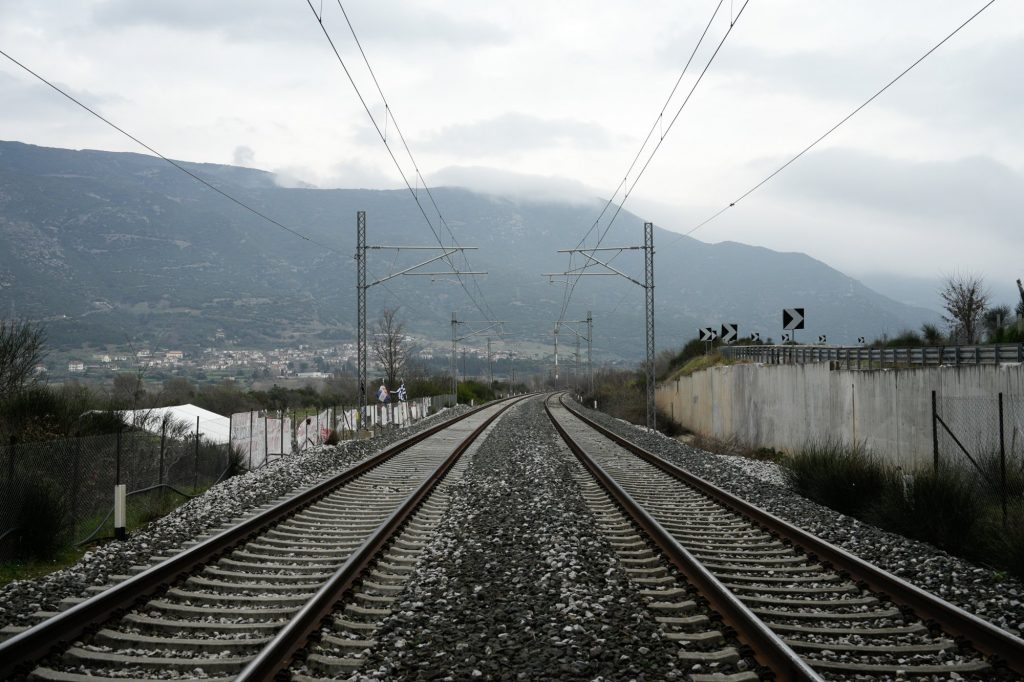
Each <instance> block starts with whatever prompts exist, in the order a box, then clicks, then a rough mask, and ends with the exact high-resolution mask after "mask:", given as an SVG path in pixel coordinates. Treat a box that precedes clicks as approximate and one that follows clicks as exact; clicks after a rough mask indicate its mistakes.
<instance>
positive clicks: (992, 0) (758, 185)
mask: <svg viewBox="0 0 1024 682" xmlns="http://www.w3.org/2000/svg"><path fill="white" fill-rule="evenodd" d="M995 2H996V0H989V2H987V3H986V4H985V5H983V6H982V7H981V9H979V10H978V11H977V12H975V13H974V14H972V15H971V16H970V17H968V19H967V20H966V21H964V22H963V23H962V24H960V25H959V26H957V27H956V28H955V29H953V31H952V32H950V33H949V34H948V35H947V36H946V37H945V38H943V39H942V40H940V41H939V42H937V43H936V44H935V45H933V46H932V48H931V49H930V50H928V51H927V52H925V53H924V54H923V55H921V56H920V57H918V58H917V60H915V61H914V62H913V63H912V64H911V65H910V66H908V67H907V68H905V69H903V71H901V72H900V73H899V74H898V75H897V76H896V77H895V78H893V79H892V80H890V81H889V82H888V83H886V84H885V85H883V86H882V88H881V89H880V90H878V91H877V92H876V93H875V94H873V95H871V97H868V98H867V99H866V100H865V101H864V102H862V103H861V104H860V105H859V106H858V107H857V108H855V109H854V110H853V111H851V112H850V113H848V114H847V115H846V116H844V117H843V118H841V119H840V120H839V122H838V123H836V124H835V125H833V126H832V127H831V128H829V129H828V130H826V131H825V132H824V133H823V134H821V135H820V136H819V137H818V138H816V139H815V140H814V141H813V142H811V143H810V144H809V145H807V146H806V147H804V148H803V149H801V150H800V151H799V152H797V154H796V155H794V156H793V157H792V158H790V159H789V160H788V161H786V162H785V163H784V164H782V165H781V166H779V167H778V168H776V169H775V170H774V171H772V172H771V173H769V174H768V175H767V176H765V177H764V178H762V179H761V180H760V181H758V182H757V183H756V184H754V185H753V186H752V187H751V188H750V189H748V190H747V191H745V192H743V194H741V195H739V196H738V197H737V198H735V199H733V200H732V201H731V202H729V203H728V204H726V205H725V206H723V207H722V208H721V209H719V210H718V211H716V212H715V213H713V214H712V215H711V216H709V217H708V218H706V219H704V220H703V221H701V222H700V223H698V224H697V225H696V226H694V227H693V228H691V229H690V230H689V231H687V232H684V233H682V234H680V235H679V236H678V237H676V238H675V239H673V240H672V241H670V242H668V244H666V246H671V245H672V244H675V243H677V242H678V241H680V240H681V239H682V238H683V237H687V236H689V235H691V234H693V233H694V232H696V231H697V230H699V229H700V228H702V227H704V226H705V225H707V224H708V223H710V222H711V221H713V220H715V219H716V218H718V217H719V216H721V215H722V214H723V213H725V212H726V211H728V210H729V209H730V208H733V207H734V206H735V205H736V204H738V203H739V202H741V201H743V200H744V199H746V198H747V197H748V196H750V195H751V194H753V193H754V192H756V191H757V190H758V189H760V188H761V187H762V186H763V185H765V184H766V183H767V182H769V181H770V180H771V179H772V178H774V177H775V176H776V175H778V174H779V173H781V172H782V171H784V170H786V169H787V168H789V166H790V165H792V164H793V163H794V162H796V161H797V159H799V158H800V157H802V156H803V155H804V154H806V153H807V152H809V151H811V150H812V149H814V148H815V147H816V146H818V144H819V143H820V142H821V141H822V140H824V139H825V138H826V137H828V136H829V135H831V134H832V133H834V132H835V131H836V130H838V129H839V127H840V126H842V125H843V124H844V123H846V122H847V121H849V120H850V119H851V118H853V117H854V116H856V115H857V114H858V113H860V111H861V110H862V109H864V108H865V107H867V106H868V105H869V104H871V103H872V102H873V101H875V100H876V99H877V98H878V97H879V96H880V95H881V94H882V93H884V92H885V91H886V90H888V89H889V88H891V87H892V86H893V85H895V84H896V82H897V81H899V80H900V79H901V78H903V77H904V76H906V75H907V74H908V73H910V72H911V71H912V70H913V69H914V68H915V67H916V66H917V65H918V64H920V63H921V62H923V61H924V60H925V59H927V58H928V57H929V56H931V54H932V53H933V52H935V51H936V50H938V49H939V48H940V47H942V46H943V45H944V44H945V43H946V42H947V41H949V40H950V39H951V38H953V36H955V35H956V34H957V33H959V32H960V31H961V30H963V29H964V28H965V27H966V26H967V25H968V24H970V23H971V22H972V21H974V20H975V19H976V18H978V16H979V15H980V14H981V13H982V12H984V11H985V10H987V9H988V8H989V7H991V6H992V5H993V4H995Z"/></svg>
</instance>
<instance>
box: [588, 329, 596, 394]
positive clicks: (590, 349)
mask: <svg viewBox="0 0 1024 682" xmlns="http://www.w3.org/2000/svg"><path fill="white" fill-rule="evenodd" d="M587 376H588V378H589V381H590V395H593V394H594V316H593V315H591V314H590V311H589V310H588V311H587Z"/></svg>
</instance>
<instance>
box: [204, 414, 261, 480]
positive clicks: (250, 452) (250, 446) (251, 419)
mask: <svg viewBox="0 0 1024 682" xmlns="http://www.w3.org/2000/svg"><path fill="white" fill-rule="evenodd" d="M252 432H253V412H252V410H249V471H252V436H253V433H252ZM198 438H199V423H198V420H197V421H196V439H197V440H196V444H197V445H196V447H199V446H198V443H199V441H198Z"/></svg>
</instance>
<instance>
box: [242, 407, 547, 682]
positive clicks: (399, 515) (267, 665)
mask: <svg viewBox="0 0 1024 682" xmlns="http://www.w3.org/2000/svg"><path fill="white" fill-rule="evenodd" d="M526 397H527V396H524V397H521V398H517V399H515V400H512V401H510V402H508V404H507V405H504V406H503V407H502V408H501V409H500V410H498V411H497V412H495V413H494V414H493V415H491V416H490V417H488V418H487V419H486V420H485V421H484V422H483V423H482V424H480V426H478V427H477V428H476V429H474V430H473V432H472V433H471V434H469V435H468V436H467V437H466V438H465V439H463V441H462V442H461V443H459V445H458V447H456V448H455V450H453V451H452V454H450V455H449V456H448V457H447V458H446V459H445V460H444V461H443V462H442V463H441V464H440V465H439V466H438V467H437V469H435V470H434V472H433V473H432V474H431V475H430V476H429V477H428V478H427V479H426V480H425V481H423V483H422V484H420V486H419V487H418V488H417V489H416V490H414V491H413V492H412V493H410V494H409V496H408V497H407V498H406V499H405V501H404V502H402V504H401V506H399V507H398V509H396V510H395V511H393V512H392V513H391V515H390V516H388V518H386V519H385V520H384V521H383V522H382V523H381V524H380V526H378V527H377V529H376V530H374V531H373V533H371V534H370V536H369V537H368V538H366V540H365V541H364V542H363V544H362V545H360V546H359V548H358V549H357V550H356V551H355V552H353V553H352V555H351V556H349V558H348V559H347V560H346V561H345V563H344V564H342V565H341V566H340V567H339V568H338V570H337V571H335V572H334V575H332V576H331V577H330V578H329V579H328V580H327V582H326V583H324V584H323V585H322V586H321V587H320V589H319V590H317V592H316V594H314V595H313V596H312V597H310V599H309V601H307V602H306V603H305V605H303V607H302V608H301V609H300V610H299V611H298V613H296V614H295V616H293V617H292V619H291V620H289V621H288V624H287V625H285V626H284V627H283V628H282V629H281V630H279V631H278V633H277V635H275V636H274V638H273V639H272V640H271V641H270V642H269V643H267V644H266V645H265V646H264V647H263V648H262V649H261V650H260V652H259V653H258V654H256V657H255V658H253V660H252V661H250V662H249V664H248V665H247V666H245V668H244V669H242V671H241V672H240V673H239V674H238V676H237V677H235V682H256V681H260V682H269V681H270V680H273V679H275V677H276V676H277V675H278V673H280V672H282V671H283V670H285V669H287V668H288V666H289V665H290V664H291V661H292V659H293V658H294V656H295V653H296V652H297V651H299V650H300V649H302V648H303V647H305V646H306V643H307V641H308V640H309V637H310V635H311V634H313V633H314V632H316V631H318V630H319V629H320V624H321V623H322V622H323V620H324V619H325V618H327V617H329V616H330V615H331V613H333V612H334V609H335V607H336V606H337V603H338V602H339V601H340V600H341V599H342V598H343V597H344V596H345V595H346V594H347V593H348V592H350V591H351V590H352V588H353V587H355V584H356V582H357V581H358V580H359V578H360V577H361V576H362V574H363V572H364V571H365V570H366V569H367V568H368V567H369V566H370V564H372V563H373V560H374V559H375V558H376V556H377V554H378V553H379V552H380V551H381V550H382V549H384V547H385V546H387V544H388V543H389V542H391V540H392V539H393V538H394V536H395V535H396V534H397V532H398V531H399V530H400V529H401V527H402V526H403V525H405V523H406V521H408V520H409V518H410V517H411V516H412V515H413V514H414V513H415V512H416V510H417V509H418V508H419V506H420V504H422V503H423V501H424V500H426V498H427V497H428V496H429V495H430V493H432V492H433V491H434V488H435V487H436V486H437V484H438V483H440V482H441V480H442V479H443V478H444V477H445V476H446V475H447V474H448V472H449V471H450V470H451V468H452V467H453V466H455V463H456V462H458V461H459V458H460V457H462V455H463V453H465V452H466V450H468V449H469V447H470V445H472V444H473V442H474V441H475V440H476V439H477V438H479V437H480V434H482V433H483V432H484V430H486V429H487V427H488V426H490V425H491V424H492V423H493V422H494V421H495V420H496V419H497V418H498V417H500V416H501V415H502V414H503V413H504V412H505V411H506V410H508V409H509V408H510V407H512V406H513V405H515V404H516V403H518V402H520V401H522V400H525V399H526Z"/></svg>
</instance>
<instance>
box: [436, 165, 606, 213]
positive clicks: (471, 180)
mask: <svg viewBox="0 0 1024 682" xmlns="http://www.w3.org/2000/svg"><path fill="white" fill-rule="evenodd" d="M427 181H428V182H429V183H430V184H431V185H435V186H448V187H463V188H465V189H469V190H472V191H474V192H479V193H481V194H490V195H493V196H500V197H509V198H515V199H519V200H524V201H534V202H545V203H546V202H557V203H585V204H588V203H597V201H598V200H597V198H596V197H597V196H598V192H597V191H595V190H593V189H592V188H590V187H587V186H586V185H584V184H583V183H581V182H578V181H576V180H571V179H569V178H562V177H556V176H550V175H529V174H525V173H513V172H511V171H506V170H499V169H497V168H487V167H483V166H448V167H446V168H442V169H441V170H439V171H438V172H436V173H433V174H432V175H430V176H429V177H428V178H427Z"/></svg>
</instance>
